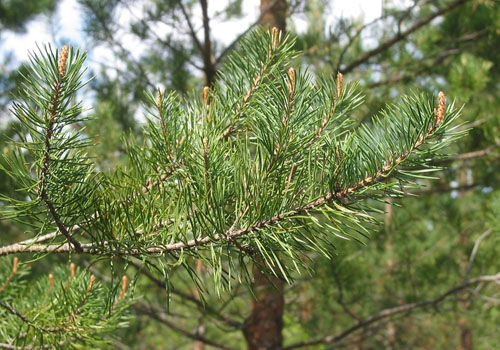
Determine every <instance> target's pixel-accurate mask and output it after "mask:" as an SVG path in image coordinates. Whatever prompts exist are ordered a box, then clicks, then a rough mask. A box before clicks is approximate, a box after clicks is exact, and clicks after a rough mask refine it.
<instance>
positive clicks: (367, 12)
mask: <svg viewBox="0 0 500 350" xmlns="http://www.w3.org/2000/svg"><path fill="white" fill-rule="evenodd" d="M225 3H226V1H221V0H218V1H212V2H209V11H210V12H211V13H212V14H213V13H214V12H216V11H217V10H218V9H221V8H223V7H224V4H225ZM259 3H260V0H245V1H243V13H244V14H245V16H243V18H241V19H236V20H231V21H228V22H226V23H222V24H221V23H217V25H213V26H212V32H213V33H212V34H213V36H214V38H215V39H216V40H217V41H219V42H221V43H223V44H229V43H230V42H232V41H233V40H234V38H236V37H237V36H238V34H239V33H240V32H242V31H243V30H244V29H245V28H247V27H248V26H249V25H250V24H251V23H253V22H254V21H255V19H256V18H257V17H258V14H259ZM330 8H331V10H330V11H329V13H330V15H329V16H328V18H327V24H328V23H334V22H335V21H336V19H338V18H339V17H342V16H343V17H351V16H355V17H363V19H364V21H365V22H368V21H370V20H373V19H375V18H377V17H380V15H381V11H382V0H349V1H345V0H333V1H331V2H330ZM197 15H198V14H197V13H196V12H195V13H194V14H193V16H194V17H198V18H201V10H200V14H199V15H198V16H197ZM123 16H124V17H125V18H123V20H124V21H126V20H127V19H129V18H127V14H123ZM292 20H293V22H294V25H295V27H296V28H297V30H298V31H301V30H304V29H305V26H306V21H305V19H303V18H301V17H300V15H298V16H296V17H294V18H292ZM122 23H123V22H122ZM82 27H83V21H82V11H81V8H80V5H79V4H78V1H77V0H63V1H61V3H60V4H59V6H58V9H57V12H56V15H55V17H54V20H53V21H52V23H47V21H44V20H43V18H39V19H35V20H33V21H32V22H31V23H30V24H29V25H28V27H27V32H26V33H25V34H21V35H20V34H15V33H4V34H3V35H2V41H1V42H0V50H1V51H2V52H4V53H5V52H8V51H11V52H13V53H14V55H15V57H16V58H17V59H18V60H26V59H27V57H28V52H29V51H30V50H34V49H36V43H38V44H44V43H52V44H55V45H58V44H60V41H61V39H63V40H64V41H67V40H69V42H71V44H73V45H75V44H76V45H78V46H81V47H83V48H85V47H86V43H85V38H84V36H83V33H82ZM121 41H122V43H123V45H124V46H125V47H126V48H128V49H132V51H137V43H136V42H134V41H133V40H132V39H131V38H127V36H126V35H123V36H122V38H121ZM90 58H91V59H90V62H89V64H90V65H92V64H98V63H99V62H102V61H106V62H109V61H110V60H114V58H113V55H112V54H111V52H108V51H107V50H106V49H105V48H104V47H98V48H95V49H94V50H93V54H92V56H91V57H90Z"/></svg>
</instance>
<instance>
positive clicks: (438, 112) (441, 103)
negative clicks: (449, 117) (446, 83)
mask: <svg viewBox="0 0 500 350" xmlns="http://www.w3.org/2000/svg"><path fill="white" fill-rule="evenodd" d="M445 109H446V96H445V95H444V92H442V91H440V92H439V94H438V106H437V108H434V118H435V119H436V125H438V126H439V125H441V123H442V122H443V118H444V111H445Z"/></svg>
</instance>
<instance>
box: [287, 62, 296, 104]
mask: <svg viewBox="0 0 500 350" xmlns="http://www.w3.org/2000/svg"><path fill="white" fill-rule="evenodd" d="M288 78H289V79H290V82H289V83H288V93H289V95H290V98H291V97H292V96H293V93H294V91H295V69H293V67H290V69H289V70H288Z"/></svg>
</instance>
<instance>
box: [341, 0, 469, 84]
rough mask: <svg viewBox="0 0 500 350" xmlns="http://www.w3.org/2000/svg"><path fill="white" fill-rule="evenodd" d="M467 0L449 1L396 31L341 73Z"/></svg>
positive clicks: (346, 71)
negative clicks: (431, 12)
mask: <svg viewBox="0 0 500 350" xmlns="http://www.w3.org/2000/svg"><path fill="white" fill-rule="evenodd" d="M468 1H470V0H458V1H455V2H453V3H451V4H450V5H448V6H447V7H445V8H443V9H441V10H439V11H436V12H434V13H433V14H431V15H429V16H427V17H426V18H424V19H422V20H421V21H419V22H417V23H415V24H414V25H413V26H411V27H410V28H408V29H406V30H405V31H403V32H401V33H397V34H396V35H395V36H394V37H392V38H391V39H389V40H387V41H385V42H383V43H381V44H380V45H379V46H377V47H376V48H375V49H373V50H370V51H368V52H367V53H365V54H363V55H361V56H360V57H358V58H357V59H356V60H354V61H353V62H352V63H351V64H349V65H348V66H347V67H345V68H344V69H341V71H342V73H344V74H345V73H348V72H351V71H352V70H354V69H355V68H357V67H358V66H360V65H361V64H363V63H365V62H367V61H368V60H369V59H370V58H372V57H374V56H376V55H378V54H380V53H382V52H384V51H385V50H387V49H389V48H390V47H392V46H393V45H394V44H396V43H398V42H400V41H401V40H404V39H405V38H406V37H407V36H408V35H410V34H411V33H413V32H415V31H417V30H419V29H420V28H422V27H423V26H425V25H426V24H427V23H429V22H430V21H432V20H433V19H434V18H436V17H439V16H442V15H444V14H446V13H448V12H450V11H452V10H454V9H455V8H457V7H460V6H462V5H464V4H465V3H467V2H468Z"/></svg>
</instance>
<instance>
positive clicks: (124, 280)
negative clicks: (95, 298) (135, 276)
mask: <svg viewBox="0 0 500 350" xmlns="http://www.w3.org/2000/svg"><path fill="white" fill-rule="evenodd" d="M127 287H128V278H127V276H126V275H123V277H122V292H121V294H120V295H121V296H122V297H123V296H125V294H127Z"/></svg>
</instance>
